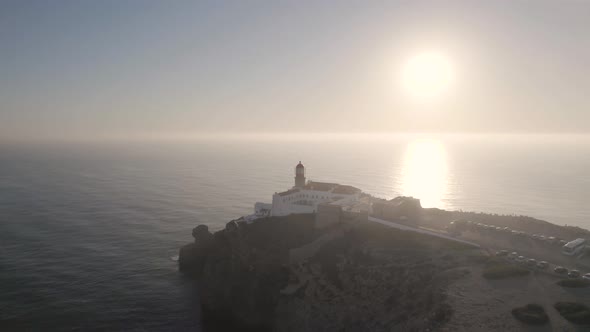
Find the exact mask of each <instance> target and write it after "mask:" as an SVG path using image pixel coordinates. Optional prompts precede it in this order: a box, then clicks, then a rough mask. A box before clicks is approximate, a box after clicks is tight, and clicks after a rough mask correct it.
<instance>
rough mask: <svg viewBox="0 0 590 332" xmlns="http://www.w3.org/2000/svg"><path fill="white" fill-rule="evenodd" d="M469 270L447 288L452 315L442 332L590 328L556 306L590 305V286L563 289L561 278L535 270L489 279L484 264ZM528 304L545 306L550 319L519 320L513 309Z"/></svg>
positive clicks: (576, 329)
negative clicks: (539, 323)
mask: <svg viewBox="0 0 590 332" xmlns="http://www.w3.org/2000/svg"><path fill="white" fill-rule="evenodd" d="M468 269H469V271H470V273H468V274H466V275H465V276H464V277H462V278H461V279H459V280H457V281H455V282H454V283H452V284H451V285H450V286H449V288H448V289H447V296H448V301H449V304H450V305H451V306H452V307H453V311H454V313H453V315H452V317H451V319H450V321H449V322H448V323H447V324H445V326H444V328H442V329H441V331H465V332H467V331H469V332H471V331H590V326H579V325H575V324H572V323H570V322H568V321H566V320H565V319H563V318H562V317H561V316H560V315H559V313H558V312H557V311H556V310H555V309H554V308H553V304H554V303H555V302H558V301H572V302H580V303H584V304H586V305H589V304H590V288H563V287H561V286H558V285H557V284H556V282H557V281H558V280H560V278H558V277H555V276H552V275H549V274H547V273H543V272H537V271H533V272H532V273H531V274H530V275H529V276H525V277H514V278H507V279H504V280H488V279H485V278H483V277H482V276H481V275H482V270H483V267H481V266H474V267H469V268H468ZM529 303H536V304H540V305H542V306H543V307H544V308H545V311H546V312H547V315H548V316H549V319H550V322H549V323H548V324H545V325H543V326H530V325H527V324H524V323H521V322H519V321H518V320H516V319H515V318H514V317H513V316H512V314H511V310H512V309H513V308H515V307H520V306H523V305H526V304H529Z"/></svg>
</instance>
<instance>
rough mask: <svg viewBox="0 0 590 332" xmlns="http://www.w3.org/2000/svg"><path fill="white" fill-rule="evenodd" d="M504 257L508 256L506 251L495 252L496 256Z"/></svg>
mask: <svg viewBox="0 0 590 332" xmlns="http://www.w3.org/2000/svg"><path fill="white" fill-rule="evenodd" d="M506 255H508V250H500V251H496V256H506Z"/></svg>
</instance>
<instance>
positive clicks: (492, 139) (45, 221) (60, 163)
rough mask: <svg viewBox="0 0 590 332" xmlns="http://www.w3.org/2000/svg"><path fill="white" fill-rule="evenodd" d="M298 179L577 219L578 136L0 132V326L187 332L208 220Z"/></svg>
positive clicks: (585, 191) (580, 190)
mask: <svg viewBox="0 0 590 332" xmlns="http://www.w3.org/2000/svg"><path fill="white" fill-rule="evenodd" d="M299 161H302V163H303V164H304V165H305V166H306V176H307V179H308V180H315V181H329V182H338V183H343V184H350V185H353V186H357V187H359V188H361V189H362V190H364V191H365V192H368V193H370V194H373V195H375V196H379V197H383V198H393V197H396V196H398V195H411V196H415V197H418V198H420V199H421V201H422V205H423V206H425V207H439V208H444V209H449V210H464V211H482V212H490V213H501V214H518V215H521V214H522V215H529V216H532V217H536V218H540V219H543V220H547V221H550V222H553V223H557V224H568V225H576V226H580V227H584V228H590V204H588V199H589V198H590V138H589V137H588V136H584V135H577V136H563V135H494V136H483V135H455V136H445V135H411V136H401V135H400V136H389V135H383V136H378V135H377V136H366V135H348V136H347V135H327V136H317V135H310V136H303V135H301V136H296V137H283V136H277V137H263V138H261V137H247V138H244V139H230V138H227V139H220V138H206V139H200V140H192V141H190V140H184V141H172V140H170V141H146V142H139V141H135V142H125V143H121V142H102V143H90V142H87V143H42V144H33V143H4V144H0V331H11V330H15V331H21V330H30V331H71V330H74V331H75V330H81V331H87V330H97V331H106V330H108V331H154V330H156V331H184V330H187V331H199V330H200V328H199V315H198V312H199V304H198V301H196V300H195V298H194V296H193V293H194V289H193V284H192V283H191V282H189V281H188V280H186V279H185V278H183V276H182V275H180V274H179V273H178V272H177V266H176V262H175V261H174V260H173V259H172V257H173V256H175V255H177V253H178V248H179V247H180V246H182V245H183V244H185V243H188V242H190V241H191V240H192V237H191V229H192V228H193V227H195V226H196V225H199V224H206V225H208V226H209V227H210V229H212V230H217V229H220V228H222V227H223V226H224V224H225V223H226V222H228V221H229V220H231V219H234V218H237V217H239V216H242V215H246V214H250V213H252V209H253V205H254V203H255V202H257V201H262V202H270V201H271V196H272V194H273V193H274V192H277V191H282V190H286V189H288V188H290V187H291V186H292V185H293V177H294V167H295V165H296V164H297V163H298V162H299Z"/></svg>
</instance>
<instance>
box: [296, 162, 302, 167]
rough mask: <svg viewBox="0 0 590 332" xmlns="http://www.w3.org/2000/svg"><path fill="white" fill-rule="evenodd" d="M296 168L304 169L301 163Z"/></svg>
mask: <svg viewBox="0 0 590 332" xmlns="http://www.w3.org/2000/svg"><path fill="white" fill-rule="evenodd" d="M295 167H296V168H303V164H302V163H301V161H300V162H299V164H297V166H295Z"/></svg>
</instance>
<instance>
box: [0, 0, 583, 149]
mask: <svg viewBox="0 0 590 332" xmlns="http://www.w3.org/2000/svg"><path fill="white" fill-rule="evenodd" d="M588 17H590V2H586V1H495V2H491V1H391V2H379V1H369V2H356V1H344V2H336V1H321V2H319V3H314V4H313V5H310V4H304V3H297V2H294V1H288V2H281V3H275V2H268V1H251V2H248V3H246V2H213V1H211V2H199V3H197V2H191V1H175V2H164V1H126V2H118V1H100V2H76V1H53V2H41V1H3V2H2V3H1V4H0V45H2V46H1V53H0V54H2V56H1V57H0V139H5V140H10V139H48V138H61V139H74V140H75V139H81V138H95V137H143V136H154V137H160V136H162V137H165V136H176V135H202V134H215V133H253V132H257V133H307V132H311V133H350V132H354V133H388V132H394V133H395V132H408V133H410V132H441V133H465V132H467V133H506V132H508V133H590V112H588V108H589V102H588V99H587V98H586V97H585V92H586V91H590V75H589V74H590V73H589V72H588V66H587V60H588V59H590V39H589V38H587V32H588V31H590V20H588ZM420 54H436V55H442V56H443V57H444V64H443V65H437V62H436V61H433V60H428V59H427V60H426V61H422V62H419V64H418V65H417V67H418V68H417V69H416V70H417V73H413V74H412V75H414V76H412V77H410V80H412V79H415V78H416V75H418V76H420V75H422V74H423V73H422V72H421V71H428V74H429V73H430V72H431V71H433V70H434V71H437V70H438V71H441V70H443V69H444V68H445V66H446V65H447V62H448V67H449V68H452V73H451V74H452V75H449V77H451V76H452V77H451V78H452V79H451V78H449V79H448V82H447V80H446V78H445V80H444V92H443V93H440V95H439V96H437V97H436V98H425V97H423V96H422V97H416V94H412V93H408V91H405V90H404V87H403V82H402V76H403V75H404V72H405V71H407V68H408V65H407V64H408V63H409V62H410V63H411V62H412V60H413V59H416V58H417V56H419V55H420ZM435 60H436V59H435ZM425 68H426V69H425ZM441 68H442V69H441ZM404 70H405V71H404ZM441 75H443V76H444V75H445V73H444V72H443V73H442V74H439V76H437V77H427V78H426V79H424V78H423V77H418V78H421V79H422V82H420V83H419V89H421V88H424V86H428V84H432V82H433V81H434V83H437V84H438V83H440V81H443V79H442V78H441V77H440V76H441ZM443 78H444V77H443ZM414 89H416V88H414ZM413 92H416V91H413ZM418 92H419V91H418ZM418 95H420V94H419V93H418ZM425 95H426V94H425Z"/></svg>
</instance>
